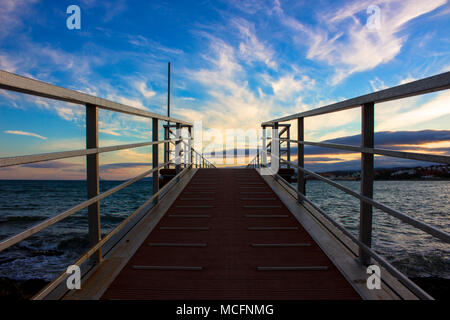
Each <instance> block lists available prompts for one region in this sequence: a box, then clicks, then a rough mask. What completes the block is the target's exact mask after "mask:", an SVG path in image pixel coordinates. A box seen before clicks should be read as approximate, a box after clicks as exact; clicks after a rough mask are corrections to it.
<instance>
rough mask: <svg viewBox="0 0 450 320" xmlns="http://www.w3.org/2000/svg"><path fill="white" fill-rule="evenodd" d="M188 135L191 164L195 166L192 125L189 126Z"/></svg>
mask: <svg viewBox="0 0 450 320" xmlns="http://www.w3.org/2000/svg"><path fill="white" fill-rule="evenodd" d="M188 137H189V166H190V167H192V168H193V167H194V165H193V163H194V150H193V148H192V143H193V137H192V126H189V128H188Z"/></svg>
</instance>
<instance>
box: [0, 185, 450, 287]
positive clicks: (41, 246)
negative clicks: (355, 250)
mask: <svg viewBox="0 0 450 320" xmlns="http://www.w3.org/2000/svg"><path fill="white" fill-rule="evenodd" d="M120 183H122V182H121V181H101V182H100V189H101V192H103V191H106V190H108V189H111V188H113V187H115V186H117V185H118V184H120ZM339 183H341V184H343V185H345V186H346V187H348V188H351V189H353V190H355V191H358V190H359V182H357V181H340V182H339ZM306 189H307V197H308V198H309V199H311V200H312V201H313V202H314V203H315V204H317V205H318V206H319V207H320V208H321V209H323V211H325V212H326V213H327V214H328V215H329V216H331V217H332V218H333V219H335V220H336V221H337V222H338V223H340V224H341V225H342V226H344V227H345V228H347V229H348V230H349V231H350V232H352V233H353V234H354V235H355V236H357V235H358V220H359V201H358V200H356V199H355V198H353V197H351V196H349V195H347V194H345V193H344V192H342V191H339V190H337V189H335V188H333V187H331V186H329V185H327V184H325V183H323V182H321V181H315V180H312V181H308V182H307V184H306ZM86 193H87V191H86V182H85V181H10V180H8V181H6V180H3V181H2V180H0V240H3V239H6V238H8V237H10V236H12V235H14V234H17V233H20V232H22V231H24V230H26V229H27V228H29V227H31V226H33V225H35V224H37V223H39V222H41V221H44V220H45V219H48V218H50V217H53V216H55V215H56V214H58V213H61V212H63V211H65V210H67V209H69V208H71V207H73V206H75V205H77V204H79V203H81V202H83V201H84V200H86ZM449 194H450V181H375V184H374V198H375V199H376V200H378V201H380V202H381V203H383V204H385V205H387V206H389V207H392V208H394V209H397V210H399V211H401V212H403V213H405V214H408V215H410V216H411V217H414V218H416V219H418V220H420V221H424V222H426V223H428V224H430V225H432V226H435V227H437V228H439V229H441V230H444V231H446V232H450V219H449V218H450V203H449ZM151 195H152V182H151V181H148V180H147V181H139V182H137V183H135V184H133V185H131V186H129V187H127V188H125V189H122V190H121V191H119V192H118V193H116V194H114V195H112V196H110V197H108V198H106V199H104V200H102V201H101V226H102V234H103V235H105V234H107V233H108V232H110V231H111V230H112V229H113V228H114V227H115V226H117V225H118V224H119V223H120V222H121V221H123V220H124V219H125V218H126V217H128V216H129V215H130V214H131V213H132V212H134V211H135V210H136V209H137V208H138V207H139V206H140V205H141V204H143V203H144V202H145V201H146V200H147V199H148V198H149V197H150V196H151ZM88 247H89V241H88V221H87V210H83V211H80V212H79V213H77V214H74V215H73V216H71V217H69V218H66V219H64V220H62V221H60V222H58V223H57V224H55V225H53V226H52V227H50V228H47V229H45V230H43V231H41V232H39V233H38V234H36V235H34V236H32V237H30V238H28V239H26V240H24V241H22V242H20V243H18V244H16V245H14V246H13V247H11V248H8V249H6V250H4V251H2V252H0V277H7V278H9V279H14V280H28V279H43V280H47V281H50V280H52V279H54V278H55V277H56V276H57V275H58V274H60V273H61V272H63V271H65V269H66V267H67V266H68V265H71V264H72V263H73V262H75V260H76V259H77V258H78V257H79V256H80V255H81V254H83V253H84V252H86V251H87V249H88ZM373 248H374V249H375V251H376V252H378V253H379V254H381V255H382V256H383V257H384V258H386V259H387V260H388V261H389V262H391V263H392V264H393V265H394V266H395V267H397V268H398V269H399V270H400V271H402V272H404V273H405V274H406V275H407V276H409V277H440V278H447V279H450V248H449V246H448V245H447V244H444V243H443V242H441V241H440V240H438V239H436V238H434V237H432V236H430V235H427V234H425V233H424V232H422V231H420V230H417V229H415V228H413V227H411V226H409V225H407V224H405V223H403V222H401V221H399V220H398V219H396V218H394V217H391V216H389V215H388V214H386V213H384V212H382V211H379V210H377V209H375V210H374V220H373Z"/></svg>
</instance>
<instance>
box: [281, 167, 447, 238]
mask: <svg viewBox="0 0 450 320" xmlns="http://www.w3.org/2000/svg"><path fill="white" fill-rule="evenodd" d="M281 161H283V162H286V163H289V164H290V165H292V166H293V167H296V168H298V169H300V170H301V171H303V172H304V173H306V174H309V175H310V176H313V177H314V178H317V179H319V180H322V181H324V182H326V183H328V184H329V185H331V186H333V187H335V188H337V189H340V190H342V191H344V192H345V193H347V194H349V195H351V196H353V197H355V198H358V199H359V200H361V201H363V202H365V203H368V204H370V205H372V206H373V207H375V208H377V209H380V210H381V211H384V212H386V213H388V214H389V215H391V216H393V217H395V218H397V219H399V220H401V221H403V222H405V223H407V224H409V225H411V226H413V227H416V228H418V229H420V230H422V231H424V232H426V233H428V234H430V235H432V236H434V237H436V238H438V239H440V240H442V241H444V242H447V243H450V234H449V233H447V232H445V231H442V230H439V229H437V228H436V227H433V226H430V225H429V224H427V223H425V222H422V221H419V220H417V219H414V218H412V217H410V216H408V215H406V214H404V213H401V212H400V211H397V210H395V209H392V208H390V207H388V206H386V205H384V204H382V203H380V202H378V201H376V200H373V199H371V198H368V197H365V196H363V195H361V194H359V193H357V192H355V191H353V190H352V189H350V188H347V187H345V186H343V185H342V184H339V183H337V182H335V181H333V180H330V179H328V178H325V177H324V176H322V175H320V174H318V173H315V172H313V171H310V170H307V169H305V168H299V167H298V166H297V165H296V163H294V162H291V161H287V160H285V159H281Z"/></svg>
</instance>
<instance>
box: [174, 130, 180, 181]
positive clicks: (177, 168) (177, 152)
mask: <svg viewBox="0 0 450 320" xmlns="http://www.w3.org/2000/svg"><path fill="white" fill-rule="evenodd" d="M175 138H176V139H177V141H175V171H176V174H179V173H180V172H181V145H180V144H181V141H180V140H179V139H180V138H181V124H180V123H177V127H176V135H175Z"/></svg>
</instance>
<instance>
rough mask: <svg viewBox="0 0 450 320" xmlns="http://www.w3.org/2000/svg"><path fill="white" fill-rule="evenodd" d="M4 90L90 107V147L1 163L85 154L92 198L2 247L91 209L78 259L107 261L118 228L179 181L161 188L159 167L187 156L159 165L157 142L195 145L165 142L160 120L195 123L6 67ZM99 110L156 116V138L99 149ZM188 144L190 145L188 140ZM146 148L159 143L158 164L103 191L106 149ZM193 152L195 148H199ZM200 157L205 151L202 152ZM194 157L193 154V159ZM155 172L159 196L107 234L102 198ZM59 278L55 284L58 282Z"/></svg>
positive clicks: (1, 74) (0, 246)
mask: <svg viewBox="0 0 450 320" xmlns="http://www.w3.org/2000/svg"><path fill="white" fill-rule="evenodd" d="M0 89H5V90H9V91H15V92H20V93H24V94H29V95H34V96H40V97H45V98H49V99H54V100H58V101H65V102H70V103H75V104H82V105H85V107H86V149H82V150H72V151H65V152H54V153H45V154H35V155H26V156H18V157H4V158H0V168H1V167H9V166H16V165H23V164H29V163H36V162H43V161H51V160H58V159H65V158H73V157H79V156H86V160H87V166H86V171H87V185H88V200H86V201H84V202H82V203H80V204H78V205H76V206H74V207H72V208H70V209H68V210H66V211H64V212H62V213H59V214H57V215H56V216H53V217H51V218H49V219H47V220H45V221H43V222H41V223H38V224H36V225H34V226H32V227H30V228H28V229H27V230H25V231H23V232H21V233H19V234H16V235H13V236H11V237H9V238H7V239H5V240H3V241H0V251H2V250H5V249H7V248H9V247H11V246H13V245H15V244H17V243H18V242H20V241H23V240H24V239H27V238H28V237H30V236H32V235H34V234H36V233H38V232H40V231H42V230H43V229H46V228H48V227H50V226H52V225H53V224H55V223H57V222H59V221H61V220H63V219H65V218H67V217H69V216H71V215H73V214H75V213H76V212H79V211H81V210H83V209H85V208H88V219H89V238H90V247H91V249H90V250H89V251H88V252H87V253H86V254H85V255H84V256H82V257H81V258H80V259H79V260H78V262H80V261H81V263H82V262H84V261H85V260H87V259H88V258H89V257H91V256H93V255H94V254H95V253H97V254H96V257H95V259H94V261H93V262H97V263H98V262H101V259H102V254H101V248H102V246H103V245H104V244H105V243H106V241H108V240H109V239H111V237H112V236H113V235H114V234H115V233H117V232H118V230H120V229H121V228H122V227H123V226H125V225H126V224H127V223H128V222H129V221H130V220H131V219H132V218H133V217H135V216H136V214H137V212H138V211H139V212H140V210H141V209H142V208H144V206H147V205H148V204H149V203H151V202H153V201H157V200H158V196H159V195H160V194H161V192H162V191H163V190H166V189H167V188H168V187H169V186H171V185H172V183H173V181H178V179H173V180H171V181H170V183H168V184H167V185H165V186H164V187H163V188H161V189H160V188H159V169H161V168H163V167H165V166H167V165H170V164H172V163H173V161H177V160H178V159H181V157H180V156H178V157H175V158H173V159H168V161H165V163H162V164H160V163H159V159H158V158H159V156H158V148H155V147H154V146H155V145H156V146H157V145H160V144H165V145H166V144H169V143H180V141H181V142H183V143H184V144H186V142H184V140H189V144H192V140H193V139H191V138H189V139H183V138H181V137H179V138H176V139H166V140H159V139H158V127H159V125H158V121H160V120H163V121H167V122H168V123H170V122H172V123H175V124H176V125H177V126H184V127H188V128H189V130H191V128H192V124H191V123H190V122H187V121H184V120H179V119H176V118H172V117H165V116H162V115H159V114H155V113H152V112H149V111H145V110H141V109H138V108H134V107H131V106H127V105H123V104H120V103H116V102H112V101H109V100H105V99H102V98H98V97H95V96H92V95H88V94H85V93H81V92H77V91H73V90H69V89H66V88H62V87H58V86H55V85H52V84H48V83H45V82H41V81H38V80H34V79H30V78H26V77H22V76H19V75H15V74H12V73H9V72H6V71H2V70H0ZM98 109H105V110H110V111H114V112H120V113H124V114H129V115H134V116H138V117H144V118H149V119H152V121H153V127H152V128H153V129H152V131H153V133H152V134H153V140H152V141H147V142H142V143H134V144H125V145H116V146H109V147H99V143H98V135H99V130H98ZM186 145H187V144H186ZM144 146H153V151H152V152H153V166H152V169H149V170H147V171H145V172H143V173H141V174H139V175H137V176H136V177H134V178H131V179H129V180H127V181H125V182H123V183H121V184H120V185H118V186H116V187H114V188H111V189H110V190H108V191H105V192H103V193H101V194H100V192H99V183H100V179H99V170H100V167H99V154H101V153H105V152H112V151H118V150H124V149H131V148H139V147H144ZM191 150H192V153H193V152H196V151H194V150H193V149H191ZM198 155H200V154H198ZM200 157H201V158H202V159H203V163H202V164H201V167H204V166H205V163H206V161H207V160H206V159H205V158H204V157H203V156H202V155H200ZM191 159H192V158H191ZM188 162H189V163H188V166H187V168H189V169H190V168H192V164H191V163H190V161H189V160H188ZM208 167H210V164H209V163H208ZM182 172H184V170H183V171H181V172H179V173H178V172H177V176H176V177H180V174H181V173H182ZM150 174H153V192H154V194H153V196H152V197H151V198H150V199H149V200H148V201H146V202H145V204H144V205H142V206H141V207H140V208H139V209H138V210H137V211H136V212H135V213H133V214H132V215H131V216H129V217H128V218H126V219H125V220H124V221H123V222H122V223H121V224H120V225H119V226H117V227H116V228H115V229H114V230H113V231H112V232H110V233H109V234H108V235H106V236H104V237H103V238H102V237H101V226H100V200H102V199H104V198H106V197H108V196H110V195H112V194H114V193H116V192H118V191H120V190H122V189H123V188H125V187H127V186H129V185H131V184H133V183H135V182H137V181H139V180H141V179H143V178H144V177H146V176H148V175H150ZM53 283H54V282H52V284H53Z"/></svg>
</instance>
